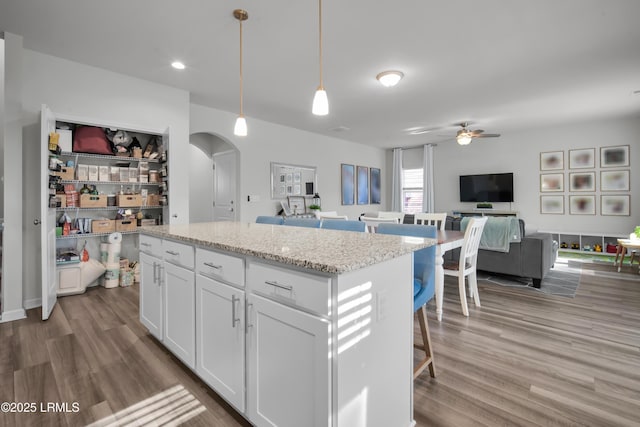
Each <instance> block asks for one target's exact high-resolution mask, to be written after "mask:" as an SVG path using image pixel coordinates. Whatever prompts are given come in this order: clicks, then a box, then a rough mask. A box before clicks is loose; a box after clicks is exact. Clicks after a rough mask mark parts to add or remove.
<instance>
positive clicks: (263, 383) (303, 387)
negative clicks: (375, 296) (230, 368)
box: [247, 295, 331, 427]
mask: <svg viewBox="0 0 640 427" xmlns="http://www.w3.org/2000/svg"><path fill="white" fill-rule="evenodd" d="M247 304H248V305H247V330H248V337H249V341H248V343H247V346H248V348H247V359H248V360H247V370H248V372H247V374H248V386H247V409H248V415H249V420H250V421H251V422H252V423H254V424H255V425H257V426H278V427H289V426H291V427H299V426H314V427H318V426H324V427H326V426H329V425H331V416H330V399H331V393H330V390H331V388H330V385H331V381H330V372H331V371H330V357H329V354H330V351H329V350H330V345H329V323H328V322H326V321H325V320H322V319H320V318H318V317H315V316H311V315H309V314H307V313H304V312H301V311H298V310H295V309H292V308H290V307H287V306H284V305H282V304H279V303H277V302H274V301H270V300H267V299H265V298H262V297H260V296H256V295H250V296H249V297H248V300H247Z"/></svg>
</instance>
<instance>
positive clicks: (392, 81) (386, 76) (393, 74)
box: [376, 70, 404, 87]
mask: <svg viewBox="0 0 640 427" xmlns="http://www.w3.org/2000/svg"><path fill="white" fill-rule="evenodd" d="M403 77H404V74H403V73H402V71H395V70H390V71H383V72H381V73H380V74H378V75H377V76H376V79H378V81H379V82H380V83H381V84H382V85H383V86H386V87H393V86H395V85H397V84H398V83H399V82H400V80H402V78H403Z"/></svg>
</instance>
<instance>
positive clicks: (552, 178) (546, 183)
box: [540, 173, 564, 193]
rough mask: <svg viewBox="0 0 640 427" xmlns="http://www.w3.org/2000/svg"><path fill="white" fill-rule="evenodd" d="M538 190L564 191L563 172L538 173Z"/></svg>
mask: <svg viewBox="0 0 640 427" xmlns="http://www.w3.org/2000/svg"><path fill="white" fill-rule="evenodd" d="M540 191H541V192H545V193H546V192H551V191H564V174H563V173H543V174H540Z"/></svg>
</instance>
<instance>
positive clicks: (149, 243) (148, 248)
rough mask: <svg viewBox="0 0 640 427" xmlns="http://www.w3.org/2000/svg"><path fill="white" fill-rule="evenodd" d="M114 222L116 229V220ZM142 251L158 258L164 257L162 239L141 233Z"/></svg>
mask: <svg viewBox="0 0 640 427" xmlns="http://www.w3.org/2000/svg"><path fill="white" fill-rule="evenodd" d="M112 222H113V223H114V225H113V228H114V229H115V221H112ZM140 251H141V252H144V253H147V254H149V255H153V256H154V257H156V258H162V240H161V239H159V238H157V237H151V236H147V235H145V234H141V235H140Z"/></svg>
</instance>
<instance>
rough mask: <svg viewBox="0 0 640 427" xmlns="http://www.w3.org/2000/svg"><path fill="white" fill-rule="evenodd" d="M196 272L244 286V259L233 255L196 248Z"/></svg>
mask: <svg viewBox="0 0 640 427" xmlns="http://www.w3.org/2000/svg"><path fill="white" fill-rule="evenodd" d="M196 273H200V274H202V275H204V276H208V277H212V278H216V279H221V280H224V281H226V282H228V283H231V284H234V285H238V286H244V261H243V259H242V258H236V257H234V256H231V255H226V254H222V253H220V252H215V251H209V250H206V249H200V248H198V249H196Z"/></svg>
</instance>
